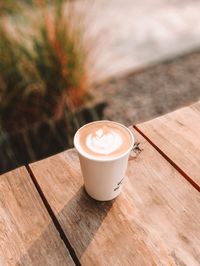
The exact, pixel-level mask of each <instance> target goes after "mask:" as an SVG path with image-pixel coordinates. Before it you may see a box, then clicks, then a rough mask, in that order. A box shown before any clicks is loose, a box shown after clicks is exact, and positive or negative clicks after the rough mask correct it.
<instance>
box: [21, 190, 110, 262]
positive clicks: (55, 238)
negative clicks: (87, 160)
mask: <svg viewBox="0 0 200 266" xmlns="http://www.w3.org/2000/svg"><path fill="white" fill-rule="evenodd" d="M113 202H114V200H112V201H108V202H99V201H95V200H93V199H92V198H90V197H89V196H88V194H87V193H86V192H85V189H84V187H83V186H82V187H81V188H80V189H79V190H78V191H77V193H76V194H75V195H74V197H72V198H71V199H70V201H69V202H67V204H66V205H65V206H64V208H63V209H62V211H61V212H59V213H58V215H56V217H57V219H58V221H59V223H60V225H61V227H62V229H63V231H64V233H65V235H66V237H67V239H68V241H69V242H70V244H71V246H72V248H73V249H74V250H75V253H76V256H77V257H78V259H80V258H81V256H82V255H83V253H84V252H85V250H86V249H87V247H88V246H89V244H90V243H91V241H92V240H93V238H94V236H95V234H96V232H97V230H98V228H99V227H100V226H101V224H102V222H103V220H104V219H105V217H106V215H107V214H108V212H109V210H110V209H111V207H112V205H113ZM55 231H57V230H56V229H55V227H54V224H53V222H51V223H50V224H49V225H48V226H47V227H46V228H45V230H44V232H42V234H41V235H40V236H39V237H38V239H36V240H35V242H34V243H33V244H32V245H31V246H30V248H29V249H28V251H26V253H25V254H24V255H23V256H22V257H21V258H20V260H19V261H18V263H17V264H16V265H17V266H22V265H24V266H25V265H32V264H34V265H59V266H61V265H71V261H70V259H69V256H67V253H68V250H67V249H66V248H65V247H64V246H63V247H62V246H61V243H62V241H61V242H60V241H59V240H60V238H59V234H58V233H55ZM33 238H34V236H33Z"/></svg>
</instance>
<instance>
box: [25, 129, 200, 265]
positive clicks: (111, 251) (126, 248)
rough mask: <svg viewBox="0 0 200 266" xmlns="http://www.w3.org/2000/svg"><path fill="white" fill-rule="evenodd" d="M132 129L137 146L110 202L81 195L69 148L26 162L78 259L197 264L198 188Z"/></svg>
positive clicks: (199, 252) (199, 248)
mask: <svg viewBox="0 0 200 266" xmlns="http://www.w3.org/2000/svg"><path fill="white" fill-rule="evenodd" d="M136 134H137V138H138V140H139V142H140V143H141V144H140V148H142V152H141V154H140V155H139V157H138V158H137V159H135V160H133V161H131V162H129V167H128V171H127V179H126V182H125V186H124V190H123V192H122V194H121V195H120V196H119V197H118V198H117V199H116V200H113V201H111V202H102V203H101V202H96V201H94V200H92V199H91V198H90V197H89V196H87V194H86V193H85V191H84V189H83V181H82V177H81V173H80V167H79V162H78V157H77V153H76V151H75V150H69V151H66V152H64V153H61V154H58V155H56V156H53V157H50V158H48V159H45V160H43V161H40V162H36V163H34V164H32V165H31V166H30V167H31V169H32V171H33V174H34V176H35V178H36V179H37V182H38V184H39V186H40V187H41V189H42V191H43V193H44V195H45V197H46V199H47V200H48V202H49V204H50V206H51V208H52V209H53V211H54V213H55V215H56V217H57V219H58V221H59V222H60V224H61V226H62V228H63V230H64V232H65V234H66V235H67V237H68V239H69V241H70V243H71V245H72V246H73V248H74V249H75V251H76V254H77V256H78V258H79V259H80V261H81V264H82V265H137V266H138V265H188V266H196V265H199V264H200V231H199V230H198V228H199V227H200V215H199V213H200V194H199V193H198V191H197V190H195V189H194V187H193V186H191V185H190V184H189V183H188V182H187V181H186V180H185V179H184V178H183V177H182V176H181V175H180V174H179V173H178V172H177V171H176V169H175V168H173V167H172V166H171V164H169V163H168V162H167V161H166V160H165V159H164V158H163V157H162V156H161V155H160V154H159V153H158V152H157V151H156V150H155V149H154V148H153V147H152V146H151V145H150V144H149V143H148V142H147V141H146V140H145V139H144V138H143V137H141V136H140V135H139V134H138V133H136Z"/></svg>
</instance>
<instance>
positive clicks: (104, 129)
mask: <svg viewBox="0 0 200 266" xmlns="http://www.w3.org/2000/svg"><path fill="white" fill-rule="evenodd" d="M75 143H76V145H75V146H76V148H78V150H79V152H81V154H83V155H84V156H86V157H89V158H91V157H92V158H94V159H95V158H100V159H101V158H102V159H107V158H108V159H109V158H115V157H118V156H120V155H122V154H124V153H125V152H127V151H128V150H130V149H131V145H133V137H132V134H131V132H130V131H129V130H128V129H127V128H126V127H124V126H122V125H120V124H118V123H115V122H111V121H97V122H93V123H89V124H87V125H85V126H83V127H82V128H80V129H79V130H78V132H77V133H76V135H75Z"/></svg>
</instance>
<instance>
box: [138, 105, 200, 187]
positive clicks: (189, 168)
mask: <svg viewBox="0 0 200 266" xmlns="http://www.w3.org/2000/svg"><path fill="white" fill-rule="evenodd" d="M137 128H138V129H139V130H140V131H141V132H142V133H143V134H144V135H145V136H146V137H147V138H148V139H149V140H150V141H151V142H152V143H153V144H154V145H155V146H156V147H158V149H159V150H161V151H162V152H163V153H164V154H165V155H166V156H167V157H168V158H169V159H170V160H171V161H173V162H174V163H175V164H176V165H177V166H178V168H180V169H181V170H182V171H183V172H184V174H185V175H186V177H188V178H189V179H192V180H193V181H194V182H195V184H196V186H197V189H198V190H199V191H200V137H199V136H200V102H198V103H196V104H195V105H193V106H191V107H185V108H182V109H179V110H178V111H175V112H172V113H169V114H167V115H164V116H161V117H158V118H156V119H153V120H151V121H148V122H145V123H142V124H139V125H137Z"/></svg>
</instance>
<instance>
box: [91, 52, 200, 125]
mask: <svg viewBox="0 0 200 266" xmlns="http://www.w3.org/2000/svg"><path fill="white" fill-rule="evenodd" d="M91 93H92V95H93V101H94V102H99V101H100V102H101V101H105V102H106V103H107V107H106V108H105V110H104V118H105V119H109V120H114V121H118V122H121V123H123V124H125V125H127V126H128V125H131V124H137V123H139V122H144V121H147V120H150V119H152V118H154V117H157V116H160V115H163V114H165V113H168V112H171V111H173V110H175V109H178V108H180V107H182V106H187V105H189V104H191V103H193V102H195V101H198V100H200V50H199V52H193V53H190V54H187V55H185V56H182V57H179V58H175V59H173V60H169V61H166V62H165V63H160V64H157V65H155V66H151V67H149V68H147V69H144V70H143V71H140V72H133V73H132V74H129V75H125V76H123V77H115V78H112V79H110V80H109V81H107V82H104V83H102V84H99V85H98V86H97V85H96V86H94V87H93V88H92V90H91Z"/></svg>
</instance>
